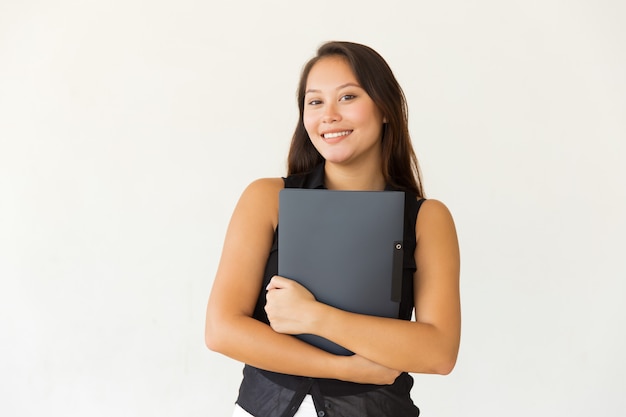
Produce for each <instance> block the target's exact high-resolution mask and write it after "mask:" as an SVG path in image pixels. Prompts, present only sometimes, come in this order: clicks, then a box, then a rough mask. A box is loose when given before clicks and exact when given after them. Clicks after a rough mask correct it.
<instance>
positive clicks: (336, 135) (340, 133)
mask: <svg viewBox="0 0 626 417" xmlns="http://www.w3.org/2000/svg"><path fill="white" fill-rule="evenodd" d="M349 133H350V131H349V130H344V131H343V132H337V133H326V134H324V135H323V136H324V138H326V139H332V138H338V137H339V136H345V135H347V134H349Z"/></svg>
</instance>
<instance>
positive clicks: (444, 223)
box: [415, 198, 454, 234]
mask: <svg viewBox="0 0 626 417" xmlns="http://www.w3.org/2000/svg"><path fill="white" fill-rule="evenodd" d="M418 200H419V198H418ZM450 228H452V229H454V220H453V218H452V213H451V212H450V210H449V209H448V207H447V206H446V205H445V204H444V203H443V202H441V201H440V200H436V199H431V198H429V199H423V201H422V202H421V207H420V210H419V214H418V216H417V221H416V224H415V232H416V233H419V234H421V233H424V232H427V233H428V232H430V231H432V232H435V233H436V232H437V231H441V229H450Z"/></svg>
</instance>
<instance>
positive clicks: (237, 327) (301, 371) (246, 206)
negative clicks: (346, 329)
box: [205, 178, 399, 384]
mask: <svg viewBox="0 0 626 417" xmlns="http://www.w3.org/2000/svg"><path fill="white" fill-rule="evenodd" d="M282 188H283V181H282V179H280V178H276V179H263V180H257V181H255V182H253V183H252V184H250V186H248V187H247V188H246V190H245V191H244V193H243V194H242V196H241V198H240V200H239V202H238V203H237V207H236V208H235V211H234V213H233V216H232V219H231V221H230V224H229V226H228V231H227V233H226V239H225V242H224V247H223V251H222V256H221V259H220V263H219V266H218V270H217V274H216V277H215V280H214V283H213V288H212V290H211V295H210V297H209V302H208V306H207V315H206V332H205V338H206V344H207V346H208V347H209V349H211V350H214V351H217V352H220V353H222V354H224V355H227V356H229V357H231V358H233V359H236V360H239V361H241V362H244V363H247V364H250V365H252V366H255V367H258V368H261V369H266V370H270V371H274V372H280V373H287V374H293V375H304V376H310V377H319V378H335V379H342V380H349V381H353V382H361V383H377V384H388V383H392V382H393V380H394V379H395V378H396V376H397V375H398V374H399V372H398V371H395V370H392V369H387V368H386V367H383V366H381V365H379V364H376V363H374V362H372V361H369V360H367V359H365V358H361V357H359V356H356V355H355V356H354V357H342V356H335V355H332V354H330V353H327V352H325V351H323V350H320V349H317V348H315V347H313V346H311V345H309V344H307V343H304V342H302V341H300V340H298V339H296V338H295V337H293V336H289V335H284V334H280V333H277V332H275V331H274V330H272V329H271V328H270V327H269V326H267V325H266V324H265V323H262V322H259V321H258V320H256V319H253V318H252V314H253V311H254V307H255V305H256V302H257V297H258V295H259V291H260V290H261V284H262V282H263V274H264V270H265V264H266V262H267V257H268V254H269V252H270V248H271V245H272V239H273V235H274V230H275V228H276V223H277V221H278V193H279V191H280V190H281V189H282Z"/></svg>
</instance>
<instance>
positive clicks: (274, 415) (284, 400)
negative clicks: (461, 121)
mask: <svg viewBox="0 0 626 417" xmlns="http://www.w3.org/2000/svg"><path fill="white" fill-rule="evenodd" d="M283 180H284V182H285V188H308V189H317V188H325V186H324V165H323V164H321V165H319V166H318V167H316V168H315V169H314V170H313V171H311V172H310V173H306V174H299V175H293V176H289V177H286V178H284V179H283ZM386 189H387V190H393V191H398V190H395V189H392V188H391V187H387V188H386ZM423 201H424V200H423V199H420V200H418V199H417V196H416V195H415V194H413V193H409V192H406V198H405V219H404V242H403V246H404V251H405V252H404V257H403V258H404V260H403V274H402V293H401V299H400V309H399V318H400V319H403V320H410V319H411V316H412V313H413V307H414V302H413V300H414V296H413V276H414V273H415V271H416V265H415V258H414V252H415V247H416V242H415V222H416V219H417V213H418V211H419V209H420V206H421V204H422V202H423ZM278 227H280V225H279V226H278ZM277 273H278V229H276V231H275V232H274V241H273V243H272V248H271V250H270V253H269V256H268V260H267V264H266V266H265V274H264V278H263V285H262V286H261V288H262V289H261V291H260V293H259V297H258V300H257V304H256V307H255V310H254V313H253V317H254V318H255V319H257V320H259V321H262V322H264V323H266V324H269V320H268V318H267V314H266V313H265V308H264V307H265V304H266V291H265V287H266V286H267V284H268V283H269V281H270V279H271V278H272V277H273V276H274V275H277ZM412 386H413V378H412V377H411V376H410V375H409V374H407V373H402V374H401V375H400V376H399V377H398V378H397V379H396V381H395V382H394V383H393V384H392V385H372V384H357V383H353V382H347V381H339V380H334V379H322V378H306V377H299V376H294V375H285V374H279V373H275V372H270V371H266V370H261V369H257V368H254V367H252V366H250V365H245V367H244V371H243V381H242V383H241V386H240V389H239V397H238V399H237V403H238V404H239V405H240V406H241V407H242V408H243V409H244V410H246V411H247V412H249V413H250V414H252V415H254V416H255V417H291V416H293V414H295V412H296V411H297V410H298V407H299V406H300V404H301V403H302V400H303V399H304V397H305V396H306V394H311V396H312V397H313V402H314V404H315V408H316V410H317V411H318V415H320V416H325V417H331V416H332V417H355V416H358V417H369V416H371V417H387V416H389V417H391V416H393V417H405V416H406V417H416V416H418V415H419V409H418V408H417V407H416V406H415V405H414V404H413V401H412V400H411V398H410V391H411V387H412Z"/></svg>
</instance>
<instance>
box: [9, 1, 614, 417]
mask: <svg viewBox="0 0 626 417" xmlns="http://www.w3.org/2000/svg"><path fill="white" fill-rule="evenodd" d="M625 18H626V3H624V2H623V1H619V0H614V1H609V0H604V1H601V0H600V1H599V0H595V1H582V0H575V1H559V0H543V1H528V0H526V1H521V0H520V1H507V2H503V1H495V0H493V1H489V0H478V1H464V0H456V1H447V2H426V1H419V2H408V1H397V0H391V1H386V2H371V1H364V0H352V1H343V2H341V1H336V0H333V1H330V0H320V1H318V2H314V3H310V2H309V3H306V5H304V4H303V3H302V5H301V3H300V2H288V1H282V2H281V1H262V2H261V1H259V2H257V1H233V2H228V3H227V2H219V3H213V2H210V1H209V2H200V1H193V0H179V1H176V2H174V1H170V2H165V1H156V2H148V1H141V0H125V1H120V0H114V1H100V2H97V1H91V2H85V1H71V0H59V1H56V2H43V1H34V0H26V1H19V2H18V1H16V0H13V1H11V0H4V1H2V2H1V3H0V278H1V280H0V330H1V332H0V337H1V343H0V414H1V415H6V416H34V415H44V414H45V415H48V416H85V415H87V416H93V417H97V416H109V415H118V416H150V417H155V416H226V415H229V414H230V412H231V409H232V403H233V401H234V398H235V396H236V389H237V386H238V382H239V378H240V369H241V365H240V364H238V363H235V362H234V361H231V360H229V359H227V358H225V357H222V356H220V355H217V354H214V353H211V352H209V351H208V350H207V349H206V348H205V347H204V344H203V325H204V308H205V305H206V299H207V297H208V293H209V289H210V286H211V282H212V278H213V274H214V272H215V269H216V266H217V261H218V257H219V254H220V248H221V244H222V239H223V236H224V232H225V228H226V225H227V222H228V219H229V216H230V213H231V210H232V208H233V206H234V204H235V202H236V199H237V198H238V196H239V194H240V192H241V191H242V189H243V187H244V186H245V185H246V184H247V183H249V182H250V181H252V180H253V179H255V178H257V177H263V176H279V175H283V174H284V167H285V157H286V152H287V147H288V143H289V139H290V135H291V132H292V129H293V126H294V123H295V120H296V114H297V112H296V106H295V89H296V83H297V79H298V75H299V71H300V68H301V66H302V64H303V63H304V61H305V60H306V59H308V58H309V57H310V56H312V55H313V54H314V51H315V49H316V47H317V46H318V45H319V44H321V43H322V42H323V41H326V40H330V39H342V40H353V41H357V42H362V43H366V44H369V45H370V46H372V47H374V48H375V49H377V50H378V51H379V52H380V53H381V54H382V55H383V56H385V57H386V58H387V60H388V62H389V63H390V65H391V66H392V68H393V69H394V71H395V72H396V75H397V77H398V78H399V80H400V81H401V84H402V85H403V86H404V88H405V90H406V94H407V96H408V99H409V106H410V111H411V129H412V134H413V137H414V143H415V147H416V149H417V151H418V155H419V157H420V160H421V163H422V166H423V171H424V176H425V181H426V189H427V193H428V195H429V196H430V197H432V198H437V199H440V200H442V201H444V202H445V203H446V204H447V205H448V206H449V207H450V209H451V210H452V212H453V214H454V216H455V218H456V221H457V227H458V231H459V236H460V242H461V247H462V290H463V313H464V329H463V340H462V347H461V352H460V356H459V361H458V365H457V367H456V369H455V371H454V372H453V373H452V374H451V375H450V376H446V377H440V376H427V375H416V385H415V389H414V397H415V400H416V402H417V403H418V404H419V405H420V406H421V408H422V410H423V412H424V415H429V416H442V417H445V416H459V415H466V416H479V415H480V416H502V415H506V416H522V415H524V416H525V415H537V416H541V415H570V416H583V415H607V416H608V415H619V414H621V413H623V410H624V408H626V399H625V398H626V397H625V396H624V392H626V377H625V376H624V375H626V361H624V359H623V352H624V351H626V336H625V332H624V329H625V328H626V309H625V308H624V306H623V299H624V295H625V294H626V284H625V283H624V282H625V278H626V267H625V266H624V262H623V257H624V252H625V249H626V245H625V244H624V236H626V222H625V220H624V213H625V211H626V184H625V180H624V178H626V175H625V174H626V169H625V168H624V162H623V161H624V157H626V149H625V148H626V145H625V141H626V118H625V117H624V116H625V115H626V81H625V80H626V78H625V77H624V74H626V48H624V45H625V44H626V29H624V25H623V22H624V19H625Z"/></svg>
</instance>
